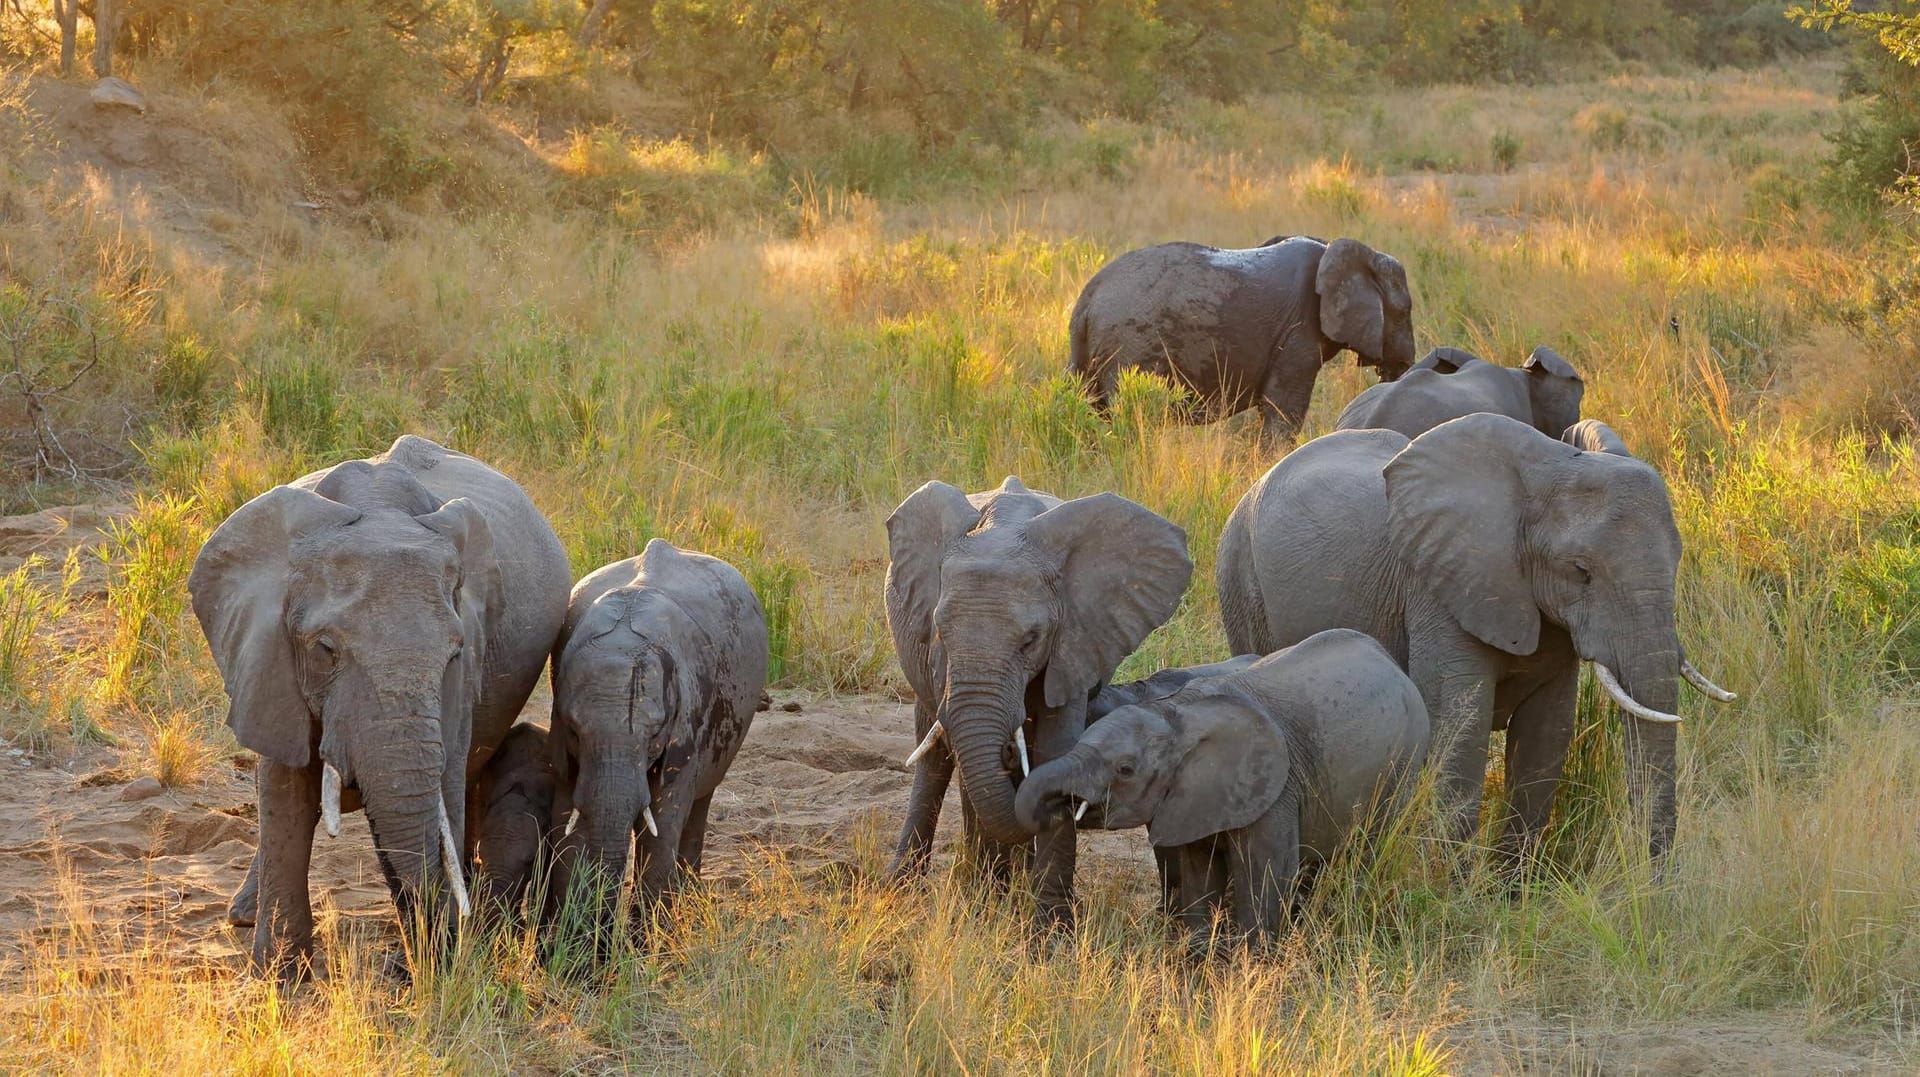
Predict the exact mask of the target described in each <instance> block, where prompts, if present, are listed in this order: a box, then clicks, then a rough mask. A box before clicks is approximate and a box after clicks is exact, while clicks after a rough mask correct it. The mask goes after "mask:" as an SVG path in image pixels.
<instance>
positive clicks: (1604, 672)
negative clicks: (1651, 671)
mask: <svg viewBox="0 0 1920 1077" xmlns="http://www.w3.org/2000/svg"><path fill="white" fill-rule="evenodd" d="M1593 675H1594V676H1595V677H1597V678H1599V680H1600V687H1602V688H1605V689H1606V690H1607V694H1608V695H1610V696H1612V697H1613V701H1614V702H1615V703H1618V704H1620V709H1621V710H1623V711H1626V712H1627V713H1628V714H1631V715H1633V716H1634V717H1635V718H1645V719H1646V720H1647V721H1649V722H1666V723H1668V724H1669V725H1671V724H1674V723H1677V722H1679V721H1680V716H1679V715H1677V714H1668V713H1667V712H1666V711H1657V710H1654V709H1653V708H1652V707H1649V706H1646V705H1645V704H1642V703H1639V702H1637V701H1635V700H1634V698H1633V697H1632V696H1630V695H1628V694H1627V690H1626V689H1625V688H1622V687H1620V682H1619V680H1618V679H1616V678H1615V677H1614V675H1613V671H1612V670H1610V669H1608V668H1607V667H1605V666H1603V665H1601V664H1600V663H1598V662H1595V663H1594V664H1593Z"/></svg>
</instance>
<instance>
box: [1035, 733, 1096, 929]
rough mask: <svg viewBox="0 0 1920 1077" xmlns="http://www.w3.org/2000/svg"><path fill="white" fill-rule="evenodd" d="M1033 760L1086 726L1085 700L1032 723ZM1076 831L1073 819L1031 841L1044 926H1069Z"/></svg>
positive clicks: (1065, 748) (1066, 747)
mask: <svg viewBox="0 0 1920 1077" xmlns="http://www.w3.org/2000/svg"><path fill="white" fill-rule="evenodd" d="M1034 725H1035V729H1034V738H1033V741H1034V743H1033V749H1034V750H1033V757H1034V758H1033V764H1034V766H1041V765H1044V764H1046V763H1049V762H1052V761H1053V760H1055V759H1058V758H1060V757H1061V756H1063V755H1066V754H1067V752H1069V751H1071V750H1072V749H1073V746H1074V745H1075V744H1077V743H1078V742H1079V740H1080V734H1081V733H1082V732H1084V731H1085V730H1086V725H1087V714H1086V701H1085V700H1081V701H1079V704H1078V706H1077V707H1076V706H1072V705H1070V706H1068V707H1066V708H1063V709H1062V710H1061V711H1059V712H1058V713H1057V714H1053V715H1051V716H1049V717H1048V718H1047V719H1046V720H1043V721H1040V722H1036V723H1034ZM1078 838H1079V831H1077V830H1076V829H1074V825H1073V820H1071V819H1068V820H1067V821H1066V822H1064V823H1062V824H1060V825H1059V826H1056V827H1052V828H1051V829H1048V830H1043V831H1041V832H1040V833H1039V834H1038V835H1036V836H1035V838H1034V844H1033V890H1034V894H1033V896H1034V919H1035V921H1036V923H1037V924H1038V925H1039V926H1040V927H1041V928H1043V929H1046V930H1056V929H1057V930H1065V931H1071V930H1073V870H1074V862H1075V861H1076V860H1077V859H1078Z"/></svg>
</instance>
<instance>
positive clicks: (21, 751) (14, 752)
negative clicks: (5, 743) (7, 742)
mask: <svg viewBox="0 0 1920 1077" xmlns="http://www.w3.org/2000/svg"><path fill="white" fill-rule="evenodd" d="M7 754H8V755H10V756H12V757H14V758H15V759H18V758H20V757H21V756H23V755H25V754H27V750H26V749H25V748H8V749H7Z"/></svg>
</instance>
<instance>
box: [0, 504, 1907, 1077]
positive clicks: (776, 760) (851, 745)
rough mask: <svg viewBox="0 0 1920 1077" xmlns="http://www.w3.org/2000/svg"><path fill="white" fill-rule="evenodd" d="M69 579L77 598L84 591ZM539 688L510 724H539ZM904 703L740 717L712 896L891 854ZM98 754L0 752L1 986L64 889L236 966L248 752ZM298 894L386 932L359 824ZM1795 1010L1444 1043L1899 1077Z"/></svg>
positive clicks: (953, 821) (1504, 1025)
mask: <svg viewBox="0 0 1920 1077" xmlns="http://www.w3.org/2000/svg"><path fill="white" fill-rule="evenodd" d="M122 511H124V510H121V509H117V508H78V509H71V508H69V509H54V510H49V511H48V512H46V513H42V514H39V515H38V516H35V517H14V518H0V571H4V570H6V569H9V568H11V567H12V566H13V565H15V564H18V563H19V560H20V559H21V558H23V557H25V556H26V555H28V554H29V553H42V554H47V555H51V556H53V557H54V558H58V557H59V556H61V555H63V554H64V553H65V552H66V550H67V549H68V548H71V547H75V546H79V547H81V548H83V549H84V548H86V547H88V546H91V545H94V544H96V543H97V542H98V541H99V531H98V529H99V528H101V527H104V526H107V525H108V524H109V522H110V521H111V520H113V519H114V518H115V517H117V516H118V515H120V514H121V512H122ZM98 586H99V584H98V582H97V581H95V580H93V579H88V580H86V581H85V582H84V583H83V584H82V587H81V588H80V590H81V591H82V592H85V593H91V594H97V593H98V592H97V588H98ZM547 706H548V700H547V697H546V694H545V691H544V685H543V686H542V691H541V692H539V693H537V694H536V696H535V698H534V700H533V701H532V702H530V704H529V706H528V711H527V715H526V716H525V718H524V719H523V720H532V721H538V722H541V723H544V721H545V718H546V711H547ZM912 728H913V715H912V708H911V707H910V706H908V705H906V704H904V703H900V702H898V701H895V700H889V699H881V698H871V697H856V698H840V699H821V698H816V697H812V696H809V695H804V694H794V693H775V694H774V706H773V709H772V710H770V711H768V712H765V713H762V714H760V715H758V716H756V718H755V720H754V724H753V727H752V731H751V732H750V734H749V736H748V738H747V742H746V744H745V746H744V747H743V748H742V749H741V752H740V755H739V757H738V758H737V759H736V760H735V762H734V765H733V768H732V770H731V771H730V772H729V774H728V776H727V780H726V783H725V784H724V785H723V786H722V787H721V788H720V790H719V791H718V792H717V793H716V794H715V796H714V805H713V812H712V817H711V827H712V829H711V831H710V835H709V838H708V854H707V858H706V864H707V871H706V875H707V879H708V881H709V883H711V884H713V885H716V886H719V887H721V888H724V887H726V886H727V885H729V883H730V882H731V881H733V880H735V879H738V878H739V877H740V876H741V875H742V874H743V873H744V872H745V871H746V870H747V869H748V867H749V865H750V863H752V862H754V861H756V860H760V859H762V858H764V857H766V856H768V855H774V856H779V857H782V858H784V859H785V860H787V861H788V862H789V863H792V864H794V865H795V866H796V867H799V868H800V869H802V870H808V869H817V868H820V867H824V866H826V865H828V864H832V863H843V862H848V861H851V860H852V859H853V856H854V853H853V849H854V843H855V842H856V841H862V840H864V841H868V842H872V841H878V842H879V843H881V845H882V847H883V848H890V847H891V845H892V842H893V840H894V838H895V836H896V834H897V828H898V826H899V823H900V817H901V813H902V811H903V810H904V808H905V804H906V797H907V790H908V786H909V785H910V783H911V775H910V774H909V772H908V771H907V770H906V768H905V767H904V766H903V765H902V763H901V760H903V759H904V758H905V757H906V755H907V753H908V752H909V751H911V750H912V748H913V743H914V741H913V735H912ZM117 763H118V759H117V757H116V756H115V755H114V754H113V753H112V752H111V751H109V750H107V749H100V748H95V749H90V750H88V751H86V752H84V753H82V754H81V755H79V756H77V757H72V758H62V757H52V758H49V757H44V756H38V755H35V754H33V753H30V752H27V751H26V750H24V749H21V748H15V747H11V746H7V745H4V744H0V976H5V975H8V974H10V973H17V971H18V968H19V966H18V960H19V958H20V957H21V956H22V955H23V954H24V952H25V951H26V949H27V948H28V947H29V946H31V945H32V940H33V939H34V938H35V937H36V936H37V935H39V934H41V933H43V932H49V931H57V930H59V929H60V927H61V925H62V924H63V923H64V921H65V917H66V916H67V907H66V906H65V905H64V904H63V901H62V897H61V891H62V886H61V880H62V878H63V877H64V878H66V879H68V880H70V881H71V885H72V887H74V888H77V889H78V890H79V891H80V892H81V893H82V894H84V903H85V904H86V906H87V907H88V908H89V909H90V910H91V915H92V916H93V918H94V920H95V922H96V923H98V924H100V925H101V926H103V927H115V926H118V927H123V928H125V929H127V930H128V931H129V932H130V933H131V934H132V935H134V936H136V937H139V936H147V937H161V938H166V939H169V940H171V941H170V943H169V945H170V946H171V947H172V948H173V949H174V950H175V951H176V952H178V953H180V954H182V955H183V956H188V957H194V958H199V959H201V960H205V961H208V962H210V963H213V964H219V965H229V966H231V967H233V968H236V969H238V968H240V967H242V964H243V956H244V947H245V945H246V941H247V939H246V937H245V935H244V934H242V933H240V932H237V931H235V930H233V929H231V928H228V927H227V926H226V923H225V912H226V904H227V899H228V897H229V895H231V894H232V892H233V891H234V889H235V888H236V887H238V886H239V884H240V881H241V879H242V878H243V877H244V876H245V874H246V870H247V864H248V861H249V860H250V859H251V857H252V853H253V845H254V840H255V828H254V817H255V808H254V796H253V779H252V758H251V756H249V755H244V754H243V755H238V756H235V757H234V758H233V759H232V760H230V761H228V764H227V765H226V766H224V767H222V768H221V769H220V770H219V772H218V773H216V774H215V775H213V776H212V777H210V778H209V779H208V780H206V781H204V782H202V783H200V784H198V785H196V786H194V787H192V788H183V789H173V790H162V789H160V788H158V786H157V785H156V784H154V783H152V782H151V781H150V780H147V781H144V782H143V781H138V780H129V779H130V777H131V776H130V775H128V774H126V773H125V772H123V771H122V770H120V769H119V768H118V767H117V765H116V764H117ZM958 801H959V789H958V783H957V782H956V783H955V785H954V787H953V788H952V789H950V790H949V792H948V799H947V807H946V810H945V811H944V812H943V814H942V824H941V840H940V845H941V848H942V849H943V850H945V851H946V855H951V850H952V846H953V845H954V843H955V842H957V840H958V832H959V816H960V813H959V803H958ZM1081 865H1082V866H1081V878H1082V880H1083V882H1082V886H1083V888H1085V887H1099V888H1100V889H1102V890H1110V889H1112V888H1115V887H1119V888H1123V889H1126V890H1130V891H1131V892H1133V893H1134V894H1136V895H1137V899H1138V900H1139V902H1140V903H1141V904H1142V905H1143V906H1144V905H1145V904H1146V903H1148V902H1149V901H1151V900H1152V893H1153V882H1152V878H1153V877H1152V866H1151V865H1152V861H1151V857H1150V856H1149V855H1148V850H1147V846H1146V842H1145V837H1144V834H1143V833H1142V832H1140V831H1131V832H1126V833H1115V834H1104V833H1094V834H1087V835H1083V840H1082V857H1081ZM311 885H312V892H313V895H314V902H315V908H316V911H318V912H319V913H320V914H321V916H322V917H323V919H324V918H325V917H327V916H329V915H334V916H337V917H339V918H340V922H341V924H342V926H343V927H344V928H345V929H346V930H348V931H351V932H353V933H354V934H364V935H376V936H377V935H383V934H386V933H387V932H389V931H390V930H391V926H390V925H391V923H392V919H391V918H392V906H391V904H390V903H389V901H388V898H387V891H386V884H385V882H384V881H383V880H382V878H381V876H380V872H379V868H378V866H377V865H376V863H375V861H374V857H373V852H372V845H371V841H370V838H369V836H368V832H367V828H366V823H365V821H364V817H363V816H362V815H360V814H358V813H355V814H353V815H349V816H347V817H346V819H345V820H344V822H343V826H342V828H341V834H340V836H339V837H338V838H328V837H326V836H324V834H323V835H320V836H318V837H317V838H316V842H315V850H314V859H313V872H312V877H311ZM1806 1025H1807V1022H1806V1018H1805V1016H1804V1015H1802V1014H1798V1013H1782V1014H1740V1015H1733V1016H1730V1017H1729V1018H1727V1019H1725V1020H1723V1021H1707V1022H1693V1023H1688V1024H1684V1025H1681V1024H1672V1025H1624V1026H1623V1025H1618V1024H1615V1025H1602V1024H1598V1023H1596V1022H1593V1021H1589V1020H1584V1019H1579V1018H1571V1017H1564V1016H1550V1015H1527V1014H1499V1015H1494V1016H1489V1017H1485V1018H1476V1019H1473V1020H1469V1021H1466V1022H1464V1023H1462V1024H1461V1025H1459V1026H1457V1027H1456V1028H1454V1029H1453V1030H1451V1031H1450V1033H1449V1040H1450V1042H1451V1043H1452V1045H1453V1046H1454V1047H1455V1049H1456V1053H1457V1062H1458V1063H1459V1067H1460V1068H1459V1072H1462V1073H1473V1074H1512V1073H1579V1074H1590V1075H1596V1077H1598V1075H1603V1074H1604V1075H1612V1074H1660V1075H1672V1077H1680V1075H1721V1074H1725V1075H1730V1077H1731V1075H1735V1074H1738V1075H1747V1074H1782V1075H1785V1074H1810V1073H1833V1074H1868V1073H1896V1072H1907V1070H1905V1069H1904V1068H1900V1067H1899V1066H1898V1065H1897V1064H1896V1063H1894V1062H1892V1061H1891V1056H1890V1055H1887V1054H1884V1053H1882V1052H1884V1051H1885V1050H1886V1047H1885V1044H1884V1043H1876V1042H1875V1041H1872V1040H1870V1039H1864V1038H1861V1039H1857V1040H1848V1041H1833V1042H1826V1041H1822V1042H1811V1041H1810V1040H1809V1037H1808V1033H1807V1028H1806Z"/></svg>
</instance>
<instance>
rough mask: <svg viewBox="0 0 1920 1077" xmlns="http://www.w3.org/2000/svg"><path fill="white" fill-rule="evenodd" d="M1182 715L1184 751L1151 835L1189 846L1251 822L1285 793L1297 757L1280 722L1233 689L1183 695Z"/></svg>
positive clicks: (1161, 841)
mask: <svg viewBox="0 0 1920 1077" xmlns="http://www.w3.org/2000/svg"><path fill="white" fill-rule="evenodd" d="M1176 714H1177V717H1175V719H1174V721H1175V723H1176V729H1177V730H1178V732H1179V738H1180V741H1179V751H1180V752H1181V753H1182V754H1181V758H1180V759H1179V761H1178V762H1177V763H1176V764H1175V766H1174V771H1173V781H1172V782H1171V783H1170V784H1169V785H1168V787H1167V795H1166V796H1165V797H1163V798H1162V799H1161V801H1160V803H1159V804H1158V805H1157V806H1156V807H1155V808H1154V810H1153V819H1152V820H1151V821H1150V822H1148V823H1147V840H1148V841H1150V842H1152V843H1153V844H1154V845H1156V846H1160V847H1166V846H1170V845H1186V844H1188V843H1190V842H1196V841H1199V840H1201V839H1202V838H1206V837H1208V836H1210V835H1213V834H1219V833H1221V832H1223V831H1228V830H1238V829H1240V828H1241V827H1245V826H1251V825H1252V824H1253V822H1254V821H1255V820H1257V819H1259V818H1260V817H1261V816H1262V815H1265V814H1266V813H1267V811H1268V809H1270V808H1272V807H1273V804H1274V801H1276V800H1278V799H1280V794H1281V793H1283V792H1285V791H1286V788H1287V780H1288V777H1289V773H1290V768H1291V767H1292V766H1293V765H1294V763H1295V761H1294V760H1293V758H1292V753H1291V752H1290V751H1289V750H1288V746H1287V739H1286V737H1285V736H1284V735H1283V734H1282V733H1281V730H1280V726H1279V725H1278V724H1277V723H1276V722H1275V721H1274V720H1273V719H1272V718H1270V717H1268V716H1267V715H1265V714H1263V713H1261V711H1260V709H1259V707H1258V705H1256V704H1255V703H1254V701H1253V700H1252V699H1249V698H1248V697H1246V696H1245V695H1243V694H1241V693H1239V692H1233V691H1227V692H1220V693H1217V694H1213V695H1207V696H1203V697H1201V698H1199V699H1193V698H1192V697H1191V696H1189V697H1187V698H1184V699H1181V700H1180V701H1178V709H1177V712H1176Z"/></svg>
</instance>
